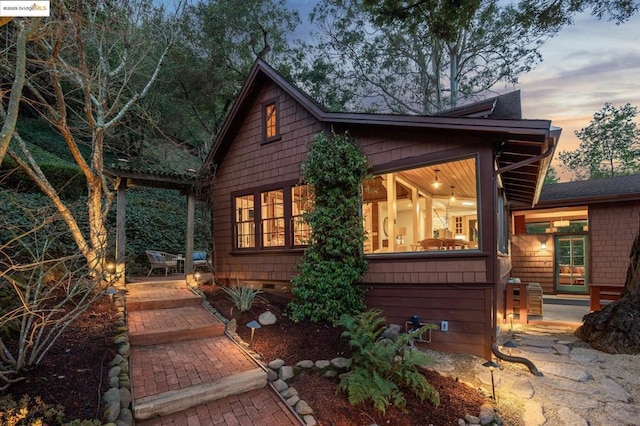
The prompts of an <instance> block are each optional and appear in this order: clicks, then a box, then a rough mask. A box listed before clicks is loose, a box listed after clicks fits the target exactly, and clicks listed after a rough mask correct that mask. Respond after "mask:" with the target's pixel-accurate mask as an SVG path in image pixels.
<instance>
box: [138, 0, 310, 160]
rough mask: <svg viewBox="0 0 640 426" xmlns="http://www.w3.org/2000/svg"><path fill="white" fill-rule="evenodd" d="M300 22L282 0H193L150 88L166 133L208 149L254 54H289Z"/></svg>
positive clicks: (273, 59)
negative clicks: (167, 55) (157, 77)
mask: <svg viewBox="0 0 640 426" xmlns="http://www.w3.org/2000/svg"><path fill="white" fill-rule="evenodd" d="M299 23H300V18H299V16H298V13H297V12H295V11H291V10H288V9H287V5H286V2H285V1H284V0H244V1H222V0H209V1H199V2H197V3H195V4H193V5H191V6H189V8H188V12H187V13H185V18H184V21H183V22H182V26H183V32H182V33H183V37H181V39H180V40H179V42H178V44H177V46H176V48H175V49H173V51H172V52H171V54H170V55H171V56H170V59H171V60H170V63H169V66H168V67H166V68H165V69H164V70H163V71H162V74H161V76H160V81H159V84H158V85H157V87H156V88H155V90H154V91H153V93H152V94H151V98H150V103H154V104H155V110H156V111H157V113H158V117H171V119H170V120H164V123H160V124H159V127H160V128H161V129H162V130H164V131H165V132H166V134H168V135H170V136H172V137H176V138H178V139H181V140H184V141H187V142H189V143H191V144H192V145H194V146H199V148H200V151H201V152H203V153H205V154H206V152H208V151H209V149H210V147H211V143H212V141H213V139H214V138H215V136H216V135H217V133H218V131H219V130H220V126H221V125H222V123H223V121H224V118H225V116H226V114H227V113H228V111H229V108H230V107H231V105H232V104H233V101H234V100H235V98H236V96H237V94H238V91H239V89H240V87H241V86H242V83H243V82H244V81H245V80H246V78H247V75H248V73H249V70H250V69H251V66H252V65H253V63H254V62H255V60H256V59H257V58H261V59H263V60H266V61H268V62H270V63H271V64H272V65H278V64H279V63H281V62H282V61H283V59H284V58H286V57H287V56H289V55H291V52H290V50H289V42H288V38H289V37H290V36H291V34H292V33H293V31H294V30H295V28H296V27H297V26H298V24H299Z"/></svg>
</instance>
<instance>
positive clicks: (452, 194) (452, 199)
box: [449, 186, 456, 203]
mask: <svg viewBox="0 0 640 426" xmlns="http://www.w3.org/2000/svg"><path fill="white" fill-rule="evenodd" d="M455 188H456V187H455V186H452V187H451V197H449V201H451V202H452V203H453V202H454V201H455V200H456V196H455V194H454V193H453V190H454V189H455Z"/></svg>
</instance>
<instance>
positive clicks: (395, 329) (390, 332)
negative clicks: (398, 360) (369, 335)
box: [380, 324, 402, 342]
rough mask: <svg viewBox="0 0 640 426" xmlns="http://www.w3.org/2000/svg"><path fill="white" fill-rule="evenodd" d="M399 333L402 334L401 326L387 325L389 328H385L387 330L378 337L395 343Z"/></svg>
mask: <svg viewBox="0 0 640 426" xmlns="http://www.w3.org/2000/svg"><path fill="white" fill-rule="evenodd" d="M400 333H402V326H400V325H399V324H389V327H387V329H386V330H385V331H383V332H382V334H381V335H380V337H381V338H383V339H390V340H391V341H393V342H395V341H396V340H398V337H399V336H400Z"/></svg>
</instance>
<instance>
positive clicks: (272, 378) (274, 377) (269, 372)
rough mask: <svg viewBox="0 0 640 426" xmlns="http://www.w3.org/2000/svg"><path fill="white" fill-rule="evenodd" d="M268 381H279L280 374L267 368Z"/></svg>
mask: <svg viewBox="0 0 640 426" xmlns="http://www.w3.org/2000/svg"><path fill="white" fill-rule="evenodd" d="M267 380H269V381H270V382H274V381H276V380H278V373H277V372H275V371H273V370H272V369H270V368H267Z"/></svg>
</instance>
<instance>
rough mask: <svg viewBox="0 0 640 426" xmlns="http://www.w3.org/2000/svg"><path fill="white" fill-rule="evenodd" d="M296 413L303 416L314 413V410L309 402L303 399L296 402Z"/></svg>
mask: <svg viewBox="0 0 640 426" xmlns="http://www.w3.org/2000/svg"><path fill="white" fill-rule="evenodd" d="M296 413H298V414H299V415H301V416H306V415H308V414H313V410H312V409H311V407H309V404H307V402H306V401H304V400H302V399H301V400H300V401H298V403H297V404H296Z"/></svg>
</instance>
